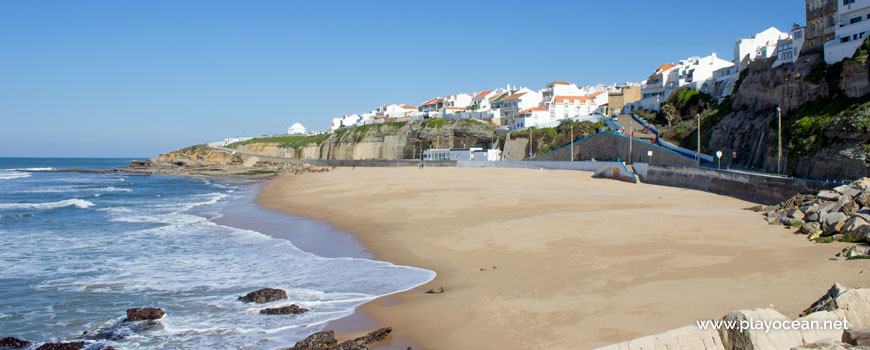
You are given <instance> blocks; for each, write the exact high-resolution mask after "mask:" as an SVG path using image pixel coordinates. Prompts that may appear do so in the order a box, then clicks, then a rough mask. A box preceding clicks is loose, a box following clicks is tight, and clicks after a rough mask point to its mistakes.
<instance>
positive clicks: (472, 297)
mask: <svg viewBox="0 0 870 350" xmlns="http://www.w3.org/2000/svg"><path fill="white" fill-rule="evenodd" d="M258 201H259V203H261V204H263V205H265V206H267V207H270V208H274V209H278V210H281V211H284V212H286V213H289V214H293V215H304V216H311V217H313V218H316V219H323V220H326V221H328V222H329V223H331V224H333V225H335V226H336V227H338V228H340V229H343V230H348V231H350V232H352V233H354V234H355V235H356V236H357V237H358V238H359V239H360V240H361V242H362V243H363V245H364V246H366V247H367V248H369V249H370V250H371V251H372V252H374V253H375V255H376V257H377V258H378V259H380V260H385V261H390V262H393V263H396V264H402V265H412V266H418V267H423V268H427V269H431V270H434V271H436V272H437V273H438V277H437V278H435V280H434V281H432V282H431V283H429V284H427V285H425V286H422V287H421V288H418V289H416V290H413V291H408V292H404V293H399V294H396V295H392V296H388V297H385V298H382V299H380V300H375V301H373V302H371V303H368V304H366V305H364V306H363V307H362V308H363V310H364V311H365V312H366V313H367V315H368V316H370V317H371V318H372V319H374V320H375V321H376V322H379V323H381V324H383V325H389V326H392V327H393V328H394V329H395V330H396V331H395V334H396V335H397V336H399V337H402V338H405V339H408V340H410V341H411V343H412V344H413V345H414V349H591V348H595V347H598V346H603V345H608V344H611V343H615V342H620V341H625V340H629V339H633V338H636V337H640V336H645V335H649V334H653V333H657V332H662V331H665V330H668V329H672V328H677V327H680V326H685V325H690V324H694V323H695V320H699V319H710V318H716V317H721V316H722V315H723V314H725V313H726V312H728V311H730V310H734V309H742V308H755V307H767V306H769V305H773V307H774V308H776V309H777V310H779V311H780V312H782V313H784V314H785V315H786V316H789V317H795V316H797V314H798V313H800V311H801V310H803V309H804V308H806V307H807V306H809V305H810V304H811V303H812V302H813V301H815V300H816V299H817V298H818V297H819V296H821V295H822V294H823V293H824V292H825V291H826V290H827V289H828V287H830V286H831V285H832V284H833V283H834V282H840V283H843V284H845V285H847V286H853V287H868V286H870V279H868V278H867V276H868V275H867V274H866V273H863V274H862V273H859V271H862V270H863V269H867V268H868V267H870V262H868V261H867V260H863V261H860V260H859V261H842V260H841V261H829V260H828V258H831V257H833V256H834V254H835V253H837V252H838V251H839V250H840V249H842V248H843V247H845V246H847V245H846V244H841V243H835V244H814V243H810V242H808V241H807V240H806V239H805V238H804V237H803V236H799V235H797V236H796V235H794V234H792V232H791V231H789V230H785V229H783V228H782V227H781V226H770V225H767V223H765V222H764V220H762V217H761V216H759V215H758V214H756V213H752V212H749V211H745V210H742V208H745V207H749V206H751V205H753V203H749V202H745V201H741V200H738V199H734V198H730V197H725V196H719V195H715V194H711V193H705V192H700V191H693V190H685V189H679V188H672V187H661V186H653V185H644V184H629V183H624V182H618V181H613V180H607V179H592V178H591V173H588V172H575V171H547V170H545V171H538V170H526V169H491V168H462V169H460V168H425V169H417V168H357V169H356V170H351V169H348V168H339V169H337V170H335V171H332V172H329V173H324V174H306V175H301V176H292V175H288V176H282V177H280V178H277V179H275V180H272V181H270V182H269V183H268V184H266V185H265V186H264V187H263V191H262V192H261V194H260V198H259V199H258ZM494 266H495V267H497V268H494ZM481 269H485V271H482V270H481ZM867 273H870V269H868V272H867ZM439 286H444V287H445V288H447V292H446V293H443V294H435V295H433V294H425V293H423V291H424V290H426V289H428V288H435V287H439ZM402 350H404V348H402Z"/></svg>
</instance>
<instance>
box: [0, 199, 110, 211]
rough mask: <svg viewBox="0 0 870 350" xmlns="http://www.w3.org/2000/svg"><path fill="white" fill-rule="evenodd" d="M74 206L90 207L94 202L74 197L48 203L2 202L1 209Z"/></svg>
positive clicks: (43, 208)
mask: <svg viewBox="0 0 870 350" xmlns="http://www.w3.org/2000/svg"><path fill="white" fill-rule="evenodd" d="M70 206H74V207H76V208H83V209H84V208H88V207H92V206H94V203H91V202H88V201H86V200H82V199H78V198H72V199H66V200H62V201H57V202H46V203H0V209H37V210H48V209H55V208H63V207H70Z"/></svg>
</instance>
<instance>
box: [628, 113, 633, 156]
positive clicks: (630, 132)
mask: <svg viewBox="0 0 870 350" xmlns="http://www.w3.org/2000/svg"><path fill="white" fill-rule="evenodd" d="M633 141H634V130H632V128H631V119H629V120H628V164H631V147H632V146H633V145H632V143H633Z"/></svg>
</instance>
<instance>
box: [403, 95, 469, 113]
mask: <svg viewBox="0 0 870 350" xmlns="http://www.w3.org/2000/svg"><path fill="white" fill-rule="evenodd" d="M471 100H472V96H471V95H469V94H463V93H459V94H455V95H451V96H447V97H436V98H433V99H431V100H428V101H426V102H423V104H421V105H420V107H419V108H418V109H417V110H418V111H419V112H423V113H425V115H424V118H439V117H441V116H442V115H444V114H445V113H452V112H455V111H457V110H465V109H466V108H467V107H468V106H470V105H471ZM447 107H452V108H449V110H450V111H449V112H448V111H447V110H446V108H447ZM412 119H413V118H412Z"/></svg>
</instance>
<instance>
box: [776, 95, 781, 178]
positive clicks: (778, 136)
mask: <svg viewBox="0 0 870 350" xmlns="http://www.w3.org/2000/svg"><path fill="white" fill-rule="evenodd" d="M781 159H782V109H781V108H779V107H778V106H777V107H776V174H777V175H779V174H781V169H780V164H781Z"/></svg>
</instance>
